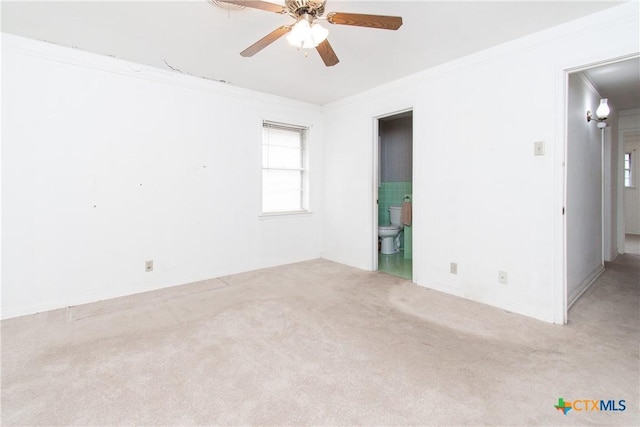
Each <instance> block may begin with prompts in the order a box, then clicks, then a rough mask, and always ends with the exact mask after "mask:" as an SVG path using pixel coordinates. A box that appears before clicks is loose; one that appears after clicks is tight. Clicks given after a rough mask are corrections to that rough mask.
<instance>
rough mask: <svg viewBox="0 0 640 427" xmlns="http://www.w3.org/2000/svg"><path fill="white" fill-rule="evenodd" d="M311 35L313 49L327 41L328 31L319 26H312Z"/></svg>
mask: <svg viewBox="0 0 640 427" xmlns="http://www.w3.org/2000/svg"><path fill="white" fill-rule="evenodd" d="M311 35H312V37H313V42H314V43H315V45H314V46H313V47H316V46H318V45H319V44H320V43H322V42H323V41H325V40H326V39H327V36H328V35H329V30H327V29H326V28H324V27H323V26H322V25H320V24H313V25H312V26H311Z"/></svg>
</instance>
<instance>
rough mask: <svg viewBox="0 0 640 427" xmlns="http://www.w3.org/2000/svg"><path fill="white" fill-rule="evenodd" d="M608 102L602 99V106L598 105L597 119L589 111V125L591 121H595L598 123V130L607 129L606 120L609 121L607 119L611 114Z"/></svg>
mask: <svg viewBox="0 0 640 427" xmlns="http://www.w3.org/2000/svg"><path fill="white" fill-rule="evenodd" d="M607 102H608V100H607V98H602V99H601V100H600V105H598V109H597V110H596V118H595V119H594V118H593V115H592V114H591V111H590V110H587V123H588V122H590V121H591V120H595V121H596V122H597V123H596V126H598V129H604V128H606V127H607V122H605V120H607V117H609V113H610V112H611V110H610V109H609V104H608V103H607Z"/></svg>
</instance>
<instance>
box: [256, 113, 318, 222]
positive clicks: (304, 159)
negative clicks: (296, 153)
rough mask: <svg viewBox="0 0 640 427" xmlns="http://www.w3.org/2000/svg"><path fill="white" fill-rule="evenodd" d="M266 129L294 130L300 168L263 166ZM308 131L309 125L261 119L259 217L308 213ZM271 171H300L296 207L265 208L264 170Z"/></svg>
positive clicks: (266, 144) (266, 145)
mask: <svg viewBox="0 0 640 427" xmlns="http://www.w3.org/2000/svg"><path fill="white" fill-rule="evenodd" d="M268 129H279V130H284V131H291V132H295V133H297V134H298V135H299V136H300V140H299V141H300V168H287V167H268V166H265V151H264V150H265V149H266V148H268V147H269V144H268V142H267V141H266V134H265V131H267V130H268ZM308 132H309V126H303V125H297V124H292V123H284V122H276V121H272V120H263V121H262V145H261V146H262V153H261V154H262V168H261V170H262V173H261V193H260V195H261V198H260V215H259V216H261V217H274V216H282V215H300V214H309V213H311V210H310V209H309V150H308ZM268 170H273V171H294V170H295V171H299V172H300V200H299V203H298V208H295V209H288V208H283V209H274V210H265V190H266V188H265V184H266V183H265V179H264V172H265V171H268Z"/></svg>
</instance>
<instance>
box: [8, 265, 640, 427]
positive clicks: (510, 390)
mask: <svg viewBox="0 0 640 427" xmlns="http://www.w3.org/2000/svg"><path fill="white" fill-rule="evenodd" d="M639 283H640V257H638V256H633V255H625V256H622V257H619V259H618V260H617V262H615V263H612V264H608V269H607V272H606V273H605V274H604V275H603V276H602V277H601V278H600V280H599V281H598V283H597V284H596V285H594V286H593V287H592V288H591V289H590V290H589V291H588V292H587V293H586V294H585V295H584V296H583V297H582V298H581V299H580V300H579V301H578V302H577V303H576V304H575V305H574V307H573V308H572V311H571V313H570V320H571V321H570V324H569V325H567V326H555V325H550V324H546V323H543V322H539V321H536V320H532V319H528V318H525V317H522V316H518V315H514V314H510V313H506V312H504V311H501V310H498V309H495V308H491V307H487V306H484V305H480V304H476V303H473V302H470V301H466V300H462V299H458V298H455V297H451V296H447V295H443V294H440V293H438V292H434V291H429V290H426V289H424V288H421V287H418V286H415V285H412V284H411V283H410V282H408V281H406V280H402V279H399V278H396V277H393V276H389V275H386V274H384V273H370V272H364V271H360V270H356V269H353V268H349V267H346V266H343V265H339V264H335V263H332V262H328V261H324V260H315V261H309V262H303V263H298V264H293V265H289V266H283V267H277V268H271V269H266V270H260V271H255V272H250V273H245V274H239V275H234V276H230V277H225V278H222V279H216V280H211V281H208V282H203V283H197V284H191V285H185V286H180V287H175V288H170V289H166V290H162V291H156V292H150V293H146V294H141V295H136V296H132V297H126V298H119V299H115V300H110V301H105V302H99V303H94V304H89V305H84V306H78V307H73V308H69V309H62V310H56V311H51V312H47V313H41V314H37V315H33V316H25V317H21V318H15V319H10V320H7V321H3V322H2V424H4V425H66V424H73V425H116V424H117V425H214V424H217V425H239V424H241V425H637V424H638V423H639V406H638V404H639V399H640V390H639V383H640V378H639V369H640V366H639V333H640V332H639V325H640V314H639V313H640V310H639V295H640V293H639ZM560 397H563V398H564V400H565V401H573V400H577V399H589V400H596V399H605V400H609V399H615V400H616V401H617V400H620V399H624V400H625V401H626V411H623V412H605V411H597V412H587V411H576V410H573V411H569V413H568V414H567V415H563V413H562V412H560V411H558V410H556V409H555V408H554V405H555V404H556V403H557V401H558V398H560Z"/></svg>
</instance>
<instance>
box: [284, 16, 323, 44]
mask: <svg viewBox="0 0 640 427" xmlns="http://www.w3.org/2000/svg"><path fill="white" fill-rule="evenodd" d="M328 35H329V30H327V29H326V28H324V27H322V26H321V25H318V24H313V25H311V24H309V21H307V20H306V19H301V20H300V21H298V22H297V23H296V24H295V25H294V26H293V28H292V29H291V31H289V34H288V35H287V41H288V42H289V43H290V44H292V45H293V46H295V47H297V48H299V49H310V48H314V47H316V46H318V45H319V44H320V43H322V42H323V41H325V39H326V38H327V36H328Z"/></svg>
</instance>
